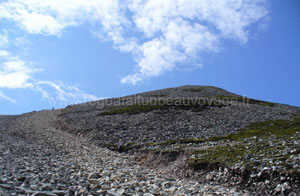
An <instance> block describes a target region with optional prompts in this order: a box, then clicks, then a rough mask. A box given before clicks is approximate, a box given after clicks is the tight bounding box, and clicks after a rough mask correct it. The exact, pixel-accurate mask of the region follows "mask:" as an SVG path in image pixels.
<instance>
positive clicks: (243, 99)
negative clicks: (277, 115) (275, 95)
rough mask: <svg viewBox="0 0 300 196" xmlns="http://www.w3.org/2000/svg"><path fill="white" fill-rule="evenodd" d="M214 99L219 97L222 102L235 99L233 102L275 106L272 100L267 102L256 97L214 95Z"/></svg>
mask: <svg viewBox="0 0 300 196" xmlns="http://www.w3.org/2000/svg"><path fill="white" fill-rule="evenodd" d="M214 98H216V99H220V100H221V101H223V102H228V101H235V102H240V103H245V104H258V105H262V106H268V107H273V106H275V103H272V102H267V101H261V100H257V99H251V98H248V97H242V96H222V95H220V96H214Z"/></svg>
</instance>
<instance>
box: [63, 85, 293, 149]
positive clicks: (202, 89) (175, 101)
mask: <svg viewBox="0 0 300 196" xmlns="http://www.w3.org/2000/svg"><path fill="white" fill-rule="evenodd" d="M296 110H297V108H296V107H291V106H286V105H280V104H273V103H268V102H262V101H257V100H253V99H251V100H250V101H249V100H248V99H245V98H242V97H240V96H238V95H236V94H233V93H230V92H228V91H226V90H223V89H220V88H216V87H211V86H182V87H177V88H169V89H163V90H157V91H151V92H146V93H141V94H136V95H131V96H126V97H121V98H114V99H107V100H100V101H98V102H89V103H85V104H80V105H73V106H69V107H67V108H66V109H65V110H64V112H63V113H62V114H61V115H60V116H61V118H62V120H63V121H64V122H65V123H66V124H67V125H68V126H69V127H72V129H73V130H76V132H80V133H81V134H83V135H85V136H86V137H88V138H89V139H91V140H93V141H96V142H97V143H98V144H99V145H106V144H115V143H117V142H118V141H119V139H120V138H121V139H123V140H124V141H126V142H134V143H146V142H161V141H165V140H169V139H182V138H208V137H211V136H223V135H226V134H229V133H235V132H236V131H237V130H240V129H242V128H244V127H245V126H247V125H249V124H251V123H253V122H260V121H266V120H274V119H290V118H291V116H292V115H293V114H294V113H295V112H296Z"/></svg>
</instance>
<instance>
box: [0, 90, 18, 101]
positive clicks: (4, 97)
mask: <svg viewBox="0 0 300 196" xmlns="http://www.w3.org/2000/svg"><path fill="white" fill-rule="evenodd" d="M0 99H4V100H6V101H9V102H11V103H16V102H17V101H16V100H15V99H13V98H10V97H8V96H6V95H5V94H4V93H3V92H2V91H0Z"/></svg>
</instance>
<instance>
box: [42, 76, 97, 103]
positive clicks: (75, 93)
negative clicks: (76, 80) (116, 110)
mask: <svg viewBox="0 0 300 196" xmlns="http://www.w3.org/2000/svg"><path fill="white" fill-rule="evenodd" d="M36 85H37V87H36V90H37V91H39V92H41V93H42V95H43V98H45V99H48V100H50V101H52V102H53V101H59V102H60V103H63V104H74V103H80V102H87V101H91V100H92V101H94V100H97V99H100V98H98V97H96V96H94V95H90V94H87V93H85V92H83V91H81V90H80V89H78V88H77V87H74V86H68V85H65V84H63V83H62V82H53V81H37V82H36ZM43 86H47V87H51V88H53V89H54V95H53V96H51V95H50V94H49V92H46V91H45V90H43V88H42V87H43Z"/></svg>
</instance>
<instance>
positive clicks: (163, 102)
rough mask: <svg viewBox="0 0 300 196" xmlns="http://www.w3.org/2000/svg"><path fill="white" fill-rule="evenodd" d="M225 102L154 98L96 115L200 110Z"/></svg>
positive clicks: (221, 105)
mask: <svg viewBox="0 0 300 196" xmlns="http://www.w3.org/2000/svg"><path fill="white" fill-rule="evenodd" d="M226 105H227V104H226V103H223V102H220V101H219V100H214V99H210V98H201V99H200V98H199V99H163V98H162V99H155V100H151V101H149V102H147V103H141V104H133V105H127V106H122V107H116V108H112V109H110V110H109V111H104V112H102V113H100V114H98V115H116V114H139V113H146V112H150V111H154V110H166V109H169V108H174V109H182V110H189V109H193V110H195V111H201V110H203V109H205V108H207V107H223V106H226Z"/></svg>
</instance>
